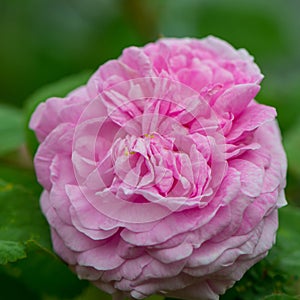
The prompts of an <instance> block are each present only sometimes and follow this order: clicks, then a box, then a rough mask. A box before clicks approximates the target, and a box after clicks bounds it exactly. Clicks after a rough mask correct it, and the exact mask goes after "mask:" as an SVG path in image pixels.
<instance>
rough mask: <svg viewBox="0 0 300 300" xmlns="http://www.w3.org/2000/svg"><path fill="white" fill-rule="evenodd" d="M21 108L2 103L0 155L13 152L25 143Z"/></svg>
mask: <svg viewBox="0 0 300 300" xmlns="http://www.w3.org/2000/svg"><path fill="white" fill-rule="evenodd" d="M22 122H23V120H22V113H21V111H20V110H18V109H16V108H13V107H9V106H4V105H0V141H1V143H0V155H4V154H6V153H8V152H11V151H13V150H15V149H17V148H18V147H20V146H21V145H22V143H24V132H23V127H22Z"/></svg>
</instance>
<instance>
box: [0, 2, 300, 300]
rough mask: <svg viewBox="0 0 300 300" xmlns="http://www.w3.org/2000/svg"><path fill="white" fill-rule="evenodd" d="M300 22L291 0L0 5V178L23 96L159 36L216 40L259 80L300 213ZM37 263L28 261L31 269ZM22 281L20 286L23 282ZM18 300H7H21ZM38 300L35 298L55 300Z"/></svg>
mask: <svg viewBox="0 0 300 300" xmlns="http://www.w3.org/2000/svg"><path fill="white" fill-rule="evenodd" d="M299 16H300V1H299V0H272V1H269V0H165V1H161V0H143V1H142V0H85V1H82V0H0V106H1V110H0V123H1V126H2V127H1V128H0V133H1V134H2V135H1V143H0V175H1V176H2V177H3V178H5V179H6V180H11V181H14V180H15V174H16V173H15V172H13V171H11V168H12V166H15V165H16V162H15V161H14V159H15V157H16V156H15V154H14V152H13V151H12V150H14V148H16V146H17V145H19V144H20V143H21V142H22V141H23V140H24V136H23V134H22V133H21V130H19V129H20V128H21V127H22V126H24V125H22V124H21V122H19V120H20V116H22V110H23V109H24V106H25V103H26V101H27V99H28V98H30V95H32V93H34V92H35V91H36V90H38V89H40V88H42V87H43V86H44V85H47V84H50V83H52V82H55V81H57V80H60V79H61V78H64V77H66V76H69V75H72V74H76V73H78V72H82V71H84V70H91V71H94V70H96V69H97V68H98V67H99V65H101V64H103V63H104V62H105V61H107V60H109V59H112V58H117V57H118V56H119V55H120V54H121V52H122V49H124V48H125V47H127V46H130V45H137V46H142V45H144V44H145V43H148V42H150V41H154V40H156V39H157V38H159V37H161V36H166V37H185V36H189V37H198V38H201V37H205V36H207V35H215V36H217V37H220V38H222V39H225V40H226V41H228V42H229V43H230V44H232V45H233V46H234V47H235V48H246V49H247V50H248V51H249V52H250V54H251V55H253V56H254V57H255V61H256V63H257V64H258V65H259V67H260V68H261V70H262V73H263V74H264V75H265V79H264V80H263V84H262V89H261V91H260V93H259V95H258V97H257V100H258V101H259V102H261V103H264V104H268V105H272V106H274V107H276V109H277V111H278V121H279V124H280V127H281V130H282V134H283V139H284V145H285V148H286V150H287V154H288V158H289V172H288V187H287V198H288V201H289V203H291V204H292V205H294V206H300V198H299V192H300V113H299V112H300V35H299V30H300V17H299ZM8 111H9V114H7V113H6V112H8ZM8 116H9V117H8ZM11 132H14V134H11ZM4 134H6V135H4ZM3 135H4V136H5V138H6V140H4V141H3ZM14 151H15V150H14ZM30 172H31V173H30V174H33V172H32V171H30ZM22 174H23V173H22ZM22 174H20V176H21V177H22V176H23V175H24V174H25V173H24V174H23V175H22ZM26 174H27V173H26ZM26 174H25V175H24V176H23V179H22V180H23V182H25V183H26V182H32V181H30V180H31V179H28V178H29V177H30V176H32V175H30V176H29V177H28V176H27V175H26ZM28 174H29V173H28ZM33 180H35V179H33ZM36 189H37V191H38V192H39V188H38V187H37V188H36ZM297 216H300V213H299V215H297ZM286 219H287V220H286V222H289V220H288V219H290V222H293V221H294V220H291V218H287V217H286ZM298 223H299V221H298ZM292 226H293V224H292V223H291V227H292ZM299 226H300V224H299ZM295 230H298V231H297V232H296V231H295V232H294V234H296V233H297V234H300V229H297V228H296V229H295ZM284 234H285V233H284V232H283V236H284ZM283 244H286V243H285V242H284V243H283ZM282 247H284V246H282ZM289 247H290V246H289ZM294 249H295V251H296V252H297V251H298V252H297V253H298V254H297V255H298V256H297V255H296V256H295V260H294V261H293V260H291V261H290V262H287V261H285V264H289V263H290V267H292V266H294V265H295V264H296V265H297V264H298V267H299V272H298V275H300V253H299V252H300V251H299V249H300V245H299V243H298V244H297V245H294ZM276 251H277V250H275V254H274V257H275V258H273V261H272V258H271V260H270V261H271V263H272V264H273V263H274V261H276ZM278 251H279V250H278ZM277 255H278V253H277ZM291 255H292V254H291ZM297 259H298V261H296V260H297ZM265 264H268V262H267V263H265ZM21 265H22V263H21ZM39 265H40V264H39V263H38V262H36V268H39V267H38V266H39ZM281 267H282V266H281ZM20 268H21V267H20ZM259 268H265V265H264V264H263V265H260V266H259V267H258V269H257V270H260V269H259ZM276 268H277V267H276ZM21 269H22V268H21ZM25 269H26V268H25ZM280 270H281V269H280ZM6 271H7V270H6ZM6 271H5V272H4V273H5V274H6V275H1V274H2V273H1V270H0V285H1V280H4V279H5V280H6V281H5V280H4V281H2V282H6V283H7V286H13V285H15V284H16V281H15V278H17V277H18V276H17V275H16V276H15V275H12V274H14V273H9V272H10V271H9V272H8V273H9V276H8V277H7V274H8V273H7V272H6ZM260 271H261V270H260ZM260 271H257V272H258V273H259V272H260ZM273 271H274V270H273ZM257 272H256V273H257ZM261 272H264V271H261ZM274 272H275V271H274ZM4 273H3V274H4ZM256 273H255V272H254V273H253V274H252V275H253V276H254V277H255V276H256V275H257V274H256ZM275 273H276V272H275ZM25 274H26V272H25ZM252 275H251V274H250V275H249V276H250V277H251V276H252ZM3 276H4V277H3ZM249 276H248V279H249V278H250V277H249ZM270 276H271V275H270ZM274 276H275V277H276V276H277V275H276V274H275V275H274ZM23 277H24V276H23ZM271 277H272V276H271ZM271 277H270V278H271ZM24 278H25V277H24ZM24 278H23V279H24ZM251 278H252V277H251ZM268 278H269V277H267V279H268ZM270 278H269V279H270ZM248 279H247V280H248ZM265 279H266V278H265ZM289 279H290V278H288V279H286V280H289ZM26 280H27V279H24V280H21V281H18V284H19V285H22V286H23V285H27V283H26ZM32 280H33V281H32V282H35V281H34V280H36V279H32ZM72 280H73V279H72ZM253 280H254V282H255V280H256V279H253ZM253 280H252V281H253ZM258 280H259V279H258ZM270 280H273V279H272V278H271V279H270ZM280 280H281V279H280ZM280 280H279V281H280ZM27 281H28V280H27ZM250 281H251V280H250ZM75 282H76V281H75ZM29 286H30V289H31V290H32V289H35V288H37V289H40V290H42V291H43V289H47V288H48V287H46V285H45V286H44V287H43V286H42V287H41V286H39V287H37V284H33V283H31V285H30V284H29ZM241 286H243V285H241ZM270 286H272V287H271V288H270V289H272V291H273V290H274V289H276V287H273V283H272V284H271V283H270ZM239 288H240V289H242V287H239V286H238V288H237V291H238V289H239ZM262 288H265V287H262ZM1 289H2V287H1ZM54 289H55V288H54ZM298 291H299V293H300V289H298ZM10 292H11V291H9V293H10ZM91 293H93V292H91ZM50 294H51V293H50ZM54 294H55V292H54ZM24 295H25V294H23V298H13V297H10V299H25V298H26V297H25V296H24ZM30 295H31V294H30ZM16 297H19V296H16ZM24 297H25V298H24ZM28 297H29V298H28V299H40V298H32V296H28ZM30 297H31V298H30ZM36 297H37V296H36ZM45 297H46V296H45ZM45 297H44V296H43V297H42V299H61V298H60V297H59V298H51V297H50V298H49V297H48V296H47V297H48V298H47V297H46V298H45ZM230 297H231V298H230ZM245 297H246V298H245ZM245 297H244V298H238V297H237V296H234V295H233V296H228V298H224V299H254V298H253V294H250V296H249V298H247V296H245ZM251 297H252V298H251ZM0 298H1V297H0ZM1 299H2V298H1ZM3 299H6V298H3ZM7 299H8V298H7ZM26 299H27V298H26ZM76 299H94V298H92V296H90V298H89V296H84V297H83V298H76ZM98 299H99V298H98ZM101 299H102V298H101ZM255 299H256V298H255ZM257 299H258V298H257ZM268 299H269V298H268ZM274 299H275V298H274ZM276 299H277V298H276ZM278 299H279V298H278Z"/></svg>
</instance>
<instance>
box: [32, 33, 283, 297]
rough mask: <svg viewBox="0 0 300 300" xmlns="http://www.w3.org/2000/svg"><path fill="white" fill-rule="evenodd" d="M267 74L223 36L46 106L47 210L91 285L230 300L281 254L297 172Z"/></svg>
mask: <svg viewBox="0 0 300 300" xmlns="http://www.w3.org/2000/svg"><path fill="white" fill-rule="evenodd" d="M262 78H263V76H262V75H261V73H260V70H259V68H258V67H257V65H256V64H255V63H254V62H253V58H252V57H251V56H250V55H249V54H248V53H247V51H246V50H235V49H234V48H233V47H232V46H230V45H229V44H227V43H226V42H224V41H221V40H220V39H217V38H214V37H208V38H205V39H202V40H197V39H191V38H185V39H175V38H171V39H161V40H159V41H157V42H155V43H151V44H148V45H146V46H145V47H143V48H137V47H130V48H128V49H125V50H124V52H123V54H122V55H121V57H120V58H119V59H117V60H112V61H109V62H107V63H106V64H104V65H103V66H101V67H100V68H99V69H98V70H97V71H96V72H95V73H94V75H93V76H92V77H91V78H90V80H89V82H88V83H87V85H86V86H84V87H81V88H79V89H77V90H75V91H73V92H72V93H70V94H69V95H68V96H67V97H66V98H64V99H60V98H50V99H49V100H47V101H46V102H45V103H43V104H40V106H38V108H37V109H36V111H35V112H34V114H33V116H32V118H31V121H30V127H31V128H32V129H33V130H34V131H35V132H36V135H37V137H38V139H39V141H40V143H41V144H40V147H39V149H38V151H37V153H36V156H35V168H36V173H37V177H38V180H39V182H40V183H41V185H42V186H43V187H44V192H43V193H42V196H41V207H42V211H43V213H44V215H45V216H46V218H47V220H48V222H49V224H50V227H51V235H52V241H53V247H54V250H55V251H56V253H57V254H58V255H59V256H60V257H61V258H62V259H63V260H65V261H66V262H67V263H68V264H69V265H70V267H71V269H72V270H73V271H74V272H76V273H77V274H78V277H79V278H81V279H88V280H91V281H92V282H93V283H94V284H95V285H96V286H97V287H99V288H100V289H103V290H104V291H106V292H108V293H110V294H112V295H113V299H114V300H124V299H125V298H126V297H132V298H133V299H143V298H145V297H148V296H150V295H151V294H155V293H157V294H160V295H166V296H169V297H180V298H184V299H190V300H217V299H218V298H219V295H220V294H223V293H224V292H225V291H226V289H228V288H229V287H231V286H232V285H233V284H234V283H235V282H236V281H237V280H240V279H241V277H242V276H243V274H244V273H245V272H246V271H247V270H248V269H249V268H250V267H251V266H253V265H254V264H255V263H256V262H258V261H259V260H260V259H262V258H263V257H264V256H265V255H266V254H267V252H268V250H269V249H270V248H271V247H272V245H273V243H274V241H275V234H276V230H277V226H278V216H277V209H278V208H279V207H281V206H283V205H285V204H286V201H285V198H284V187H285V174H286V165H287V164H286V158H285V154H284V150H283V148H282V145H281V137H280V132H279V129H278V126H277V123H276V121H275V120H274V118H275V117H276V111H275V110H274V109H273V108H270V107H267V106H264V105H261V104H258V103H256V102H255V100H254V97H255V96H256V94H257V93H258V91H259V89H260V86H259V83H260V81H261V80H262Z"/></svg>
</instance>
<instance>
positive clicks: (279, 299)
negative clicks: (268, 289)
mask: <svg viewBox="0 0 300 300" xmlns="http://www.w3.org/2000/svg"><path fill="white" fill-rule="evenodd" d="M297 299H299V297H294V296H289V295H286V294H274V295H270V296H267V297H265V298H264V300H297Z"/></svg>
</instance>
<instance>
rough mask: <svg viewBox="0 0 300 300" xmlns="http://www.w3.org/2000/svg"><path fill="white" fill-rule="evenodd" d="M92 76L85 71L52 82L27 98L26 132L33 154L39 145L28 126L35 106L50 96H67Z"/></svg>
mask: <svg viewBox="0 0 300 300" xmlns="http://www.w3.org/2000/svg"><path fill="white" fill-rule="evenodd" d="M90 76H91V72H90V71H86V72H83V73H79V74H76V75H73V76H70V77H67V78H64V79H61V80H59V81H57V82H54V83H52V84H49V85H46V86H44V87H42V88H40V89H39V90H37V91H36V92H35V93H34V94H33V95H31V96H30V97H29V98H28V99H27V101H26V105H25V115H26V119H25V127H26V130H25V134H26V142H27V146H28V149H29V152H30V153H31V154H32V156H33V155H34V153H35V152H36V149H37V147H38V141H37V139H36V137H35V134H34V132H33V131H32V130H30V129H29V128H28V124H29V121H30V117H31V115H32V113H33V112H34V110H35V108H36V107H37V106H38V104H40V103H41V102H44V101H46V100H47V99H48V98H50V97H65V96H66V95H67V94H68V93H69V92H71V91H72V90H74V89H75V88H77V87H79V86H81V85H84V84H85V83H86V82H87V80H88V79H89V77H90Z"/></svg>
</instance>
